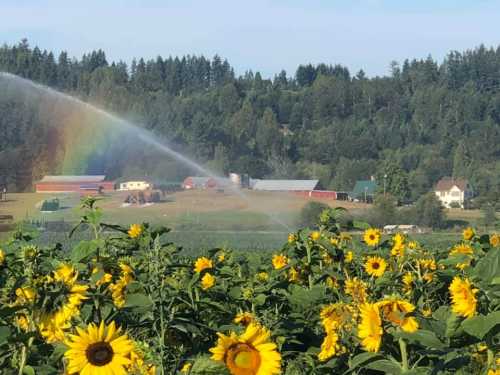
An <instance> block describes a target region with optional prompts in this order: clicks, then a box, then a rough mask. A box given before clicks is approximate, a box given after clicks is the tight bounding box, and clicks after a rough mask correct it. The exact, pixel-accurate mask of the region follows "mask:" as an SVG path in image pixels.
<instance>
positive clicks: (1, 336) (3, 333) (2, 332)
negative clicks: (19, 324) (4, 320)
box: [0, 326, 10, 344]
mask: <svg viewBox="0 0 500 375" xmlns="http://www.w3.org/2000/svg"><path fill="white" fill-rule="evenodd" d="M9 336H10V328H9V327H7V326H0V344H3V343H4V342H5V341H7V339H8V338H9Z"/></svg>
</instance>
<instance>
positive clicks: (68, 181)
mask: <svg viewBox="0 0 500 375" xmlns="http://www.w3.org/2000/svg"><path fill="white" fill-rule="evenodd" d="M105 178H106V176H45V177H44V178H42V179H41V180H40V181H38V182H37V183H36V184H35V191H36V192H37V193H81V194H85V195H90V194H95V193H99V192H103V191H113V190H114V185H115V184H114V182H113V181H104V179H105Z"/></svg>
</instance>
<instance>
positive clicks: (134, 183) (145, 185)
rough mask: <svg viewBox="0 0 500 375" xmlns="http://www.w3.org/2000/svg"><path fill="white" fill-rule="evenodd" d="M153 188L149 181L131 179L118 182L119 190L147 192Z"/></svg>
mask: <svg viewBox="0 0 500 375" xmlns="http://www.w3.org/2000/svg"><path fill="white" fill-rule="evenodd" d="M152 188H153V183H152V182H151V181H150V180H149V179H131V180H127V181H123V182H120V185H119V190H122V191H129V190H148V189H152Z"/></svg>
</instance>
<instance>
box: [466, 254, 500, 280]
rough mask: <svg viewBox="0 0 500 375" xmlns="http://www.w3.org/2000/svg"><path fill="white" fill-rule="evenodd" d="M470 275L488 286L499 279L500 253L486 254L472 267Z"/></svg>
mask: <svg viewBox="0 0 500 375" xmlns="http://www.w3.org/2000/svg"><path fill="white" fill-rule="evenodd" d="M472 275H473V276H476V277H477V278H479V279H481V280H483V281H485V282H486V283H488V284H491V282H492V281H493V279H495V278H497V277H500V251H490V252H488V254H486V256H485V257H483V258H482V259H481V260H480V261H479V262H478V263H477V265H476V266H475V267H474V271H473V272H472Z"/></svg>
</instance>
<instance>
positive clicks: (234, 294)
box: [229, 286, 241, 299]
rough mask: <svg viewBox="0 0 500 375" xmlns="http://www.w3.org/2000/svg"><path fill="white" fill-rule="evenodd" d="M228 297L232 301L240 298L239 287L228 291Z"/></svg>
mask: <svg viewBox="0 0 500 375" xmlns="http://www.w3.org/2000/svg"><path fill="white" fill-rule="evenodd" d="M229 297H231V298H232V299H238V298H240V297H241V288H240V287H239V286H235V287H232V288H231V289H229Z"/></svg>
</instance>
